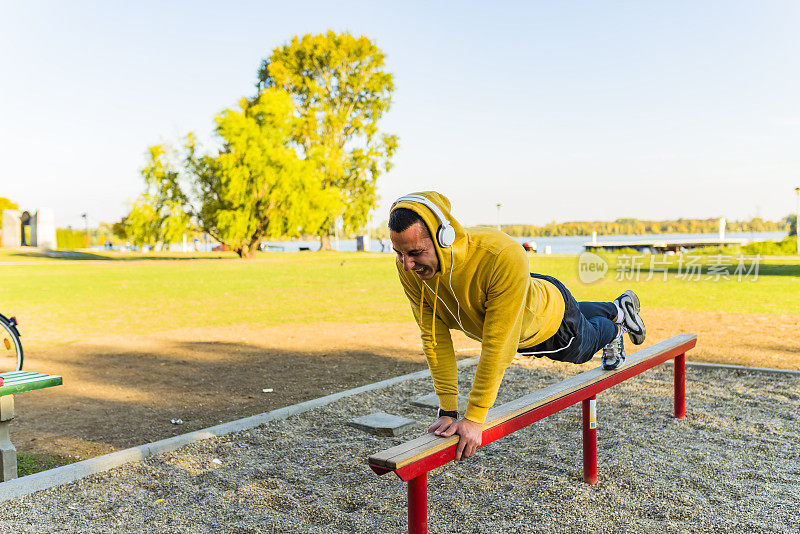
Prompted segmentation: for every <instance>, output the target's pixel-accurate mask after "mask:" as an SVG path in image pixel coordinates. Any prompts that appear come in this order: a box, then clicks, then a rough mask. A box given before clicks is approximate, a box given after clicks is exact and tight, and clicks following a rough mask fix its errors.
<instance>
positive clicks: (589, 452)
mask: <svg viewBox="0 0 800 534" xmlns="http://www.w3.org/2000/svg"><path fill="white" fill-rule="evenodd" d="M696 343H697V336H695V335H693V334H681V335H678V336H674V337H671V338H669V339H667V340H664V341H661V342H660V343H656V344H655V345H651V346H650V347H647V348H645V349H642V350H639V351H637V352H635V353H633V354H630V355H628V357H627V359H626V361H625V363H624V364H623V365H622V366H621V367H619V368H617V369H614V370H613V371H605V370H603V368H602V366H599V367H596V368H594V369H591V370H589V371H586V372H583V373H580V374H579V375H576V376H573V377H572V378H569V379H567V380H564V381H563V382H560V383H558V384H554V385H552V386H548V387H546V388H544V389H541V390H539V391H536V392H534V393H531V394H529V395H526V396H524V397H521V398H519V399H517V400H514V401H511V402H508V403H506V404H503V405H501V406H496V407H494V408H492V409H491V410H489V414H488V416H487V418H486V422H485V423H484V425H483V439H482V444H481V447H483V446H486V445H488V444H489V443H491V442H493V441H495V440H497V439H500V438H502V437H504V436H507V435H508V434H511V433H512V432H515V431H517V430H519V429H521V428H523V427H526V426H528V425H530V424H531V423H534V422H536V421H538V420H540V419H543V418H545V417H547V416H548V415H552V414H554V413H556V412H559V411H561V410H563V409H564V408H567V407H569V406H572V405H573V404H575V403H577V402H582V403H583V480H584V482H586V483H588V484H595V483H597V423H596V421H597V419H596V415H595V399H596V395H597V394H598V393H600V392H602V391H604V390H606V389H608V388H610V387H611V386H614V385H616V384H619V383H620V382H622V381H624V380H627V379H628V378H630V377H632V376H636V375H638V374H640V373H642V372H644V371H646V370H647V369H650V368H652V367H655V366H656V365H658V364H660V363H663V362H665V361H667V360H670V359H674V360H675V389H674V393H675V414H674V415H675V417H677V418H679V419H684V418H685V417H686V401H685V389H684V384H685V362H686V358H685V354H686V351H688V350H689V349H692V348H693V347H694V346H695V344H696ZM458 439H459V437H458V436H457V435H455V436H451V437H449V438H444V437H438V436H435V435H433V434H426V435H425V436H422V437H419V438H416V439H413V440H411V441H408V442H406V443H403V444H401V445H398V446H396V447H392V448H390V449H386V450H384V451H381V452H378V453H376V454H373V455H372V456H370V457H369V466H370V467H371V468H372V470H373V471H375V472H376V473H377V474H379V475H383V474H385V473H390V472H394V473H396V474H397V475H398V476H399V477H400V478H401V479H402V480H404V481H406V482H408V531H409V532H412V533H425V532H427V523H428V510H427V473H428V471H431V470H433V469H436V468H437V467H440V466H442V465H444V464H446V463H448V462H451V461H453V460H454V459H455V450H456V444H457V443H458Z"/></svg>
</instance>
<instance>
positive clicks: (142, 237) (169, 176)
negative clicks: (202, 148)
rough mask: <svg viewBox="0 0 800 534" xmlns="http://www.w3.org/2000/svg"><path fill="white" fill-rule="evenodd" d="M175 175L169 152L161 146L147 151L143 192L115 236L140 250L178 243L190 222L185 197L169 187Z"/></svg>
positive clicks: (177, 190)
mask: <svg viewBox="0 0 800 534" xmlns="http://www.w3.org/2000/svg"><path fill="white" fill-rule="evenodd" d="M178 175H179V173H178V171H177V170H176V168H175V163H174V154H173V153H172V150H171V149H169V148H168V147H166V146H164V145H155V146H152V147H150V149H149V150H148V160H147V165H146V166H145V167H144V168H143V169H142V177H143V178H144V181H145V184H146V190H145V192H144V193H143V194H142V195H141V196H140V197H139V198H138V200H137V201H136V202H134V204H133V207H132V208H131V211H130V213H129V214H128V215H127V216H126V217H125V218H123V220H122V221H120V223H117V224H116V225H115V226H116V229H115V233H116V235H118V236H120V237H123V236H124V238H125V239H130V240H131V241H132V242H133V243H134V244H136V245H140V246H142V245H150V246H155V245H158V244H161V245H168V244H169V243H175V242H177V241H180V240H181V238H182V237H183V234H184V233H186V232H187V231H189V228H190V221H189V214H188V213H187V212H186V211H185V210H184V206H185V204H186V202H185V200H186V199H185V197H184V196H183V195H182V194H181V192H180V190H179V189H176V188H174V187H171V184H173V183H175V182H176V181H177V179H178Z"/></svg>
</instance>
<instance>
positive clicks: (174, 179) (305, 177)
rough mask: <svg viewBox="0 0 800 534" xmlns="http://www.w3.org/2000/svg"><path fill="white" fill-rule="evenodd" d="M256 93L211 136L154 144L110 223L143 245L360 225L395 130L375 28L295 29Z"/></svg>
mask: <svg viewBox="0 0 800 534" xmlns="http://www.w3.org/2000/svg"><path fill="white" fill-rule="evenodd" d="M255 87H256V94H255V95H252V96H250V97H244V98H242V99H241V100H240V101H239V105H238V107H236V108H232V109H224V110H222V111H221V112H220V113H219V114H218V115H217V116H216V117H215V119H214V124H215V127H214V132H213V134H214V143H213V145H214V146H213V147H203V146H201V144H200V143H199V142H198V137H197V135H196V134H194V133H188V134H187V135H186V136H185V138H184V139H183V142H182V143H181V146H178V147H175V146H169V145H163V144H161V145H154V146H151V147H150V148H149V149H148V151H147V154H146V157H147V163H146V165H145V166H144V168H143V169H142V171H141V174H142V177H143V179H144V182H145V190H144V192H143V193H142V194H141V196H140V197H139V198H138V199H137V200H136V201H135V202H134V204H133V206H132V208H131V211H130V213H128V214H127V215H126V216H125V217H124V218H123V219H122V220H121V221H119V222H118V223H117V224H115V225H114V231H115V234H116V235H117V236H118V237H120V238H121V239H126V240H129V241H132V242H133V243H134V244H137V245H155V244H157V243H162V244H166V243H172V242H176V241H179V240H181V239H182V236H183V234H184V233H187V232H192V231H194V232H203V233H207V234H208V235H210V236H211V237H213V238H214V239H216V240H217V241H219V242H220V243H222V244H224V245H226V246H227V247H229V248H230V249H231V250H234V251H235V252H236V253H237V254H238V255H239V256H240V257H242V258H249V257H252V256H253V255H254V254H255V252H256V251H257V250H258V247H259V245H260V243H261V242H262V241H263V240H267V239H275V238H279V237H298V236H302V235H305V236H308V235H313V236H317V237H318V238H319V239H320V240H321V243H322V248H323V249H328V248H330V236H331V235H332V234H333V233H334V229H335V228H337V227H338V228H340V229H341V230H342V231H344V232H346V233H351V232H357V231H359V230H361V229H363V228H364V226H365V225H366V223H367V219H368V216H369V212H370V210H371V209H373V208H374V207H375V206H376V204H377V200H378V197H377V180H378V177H379V176H380V175H381V174H383V173H385V172H387V171H389V169H390V168H391V159H392V156H393V154H394V152H395V150H396V149H397V136H395V135H392V134H389V133H386V132H383V131H381V130H380V128H379V124H380V121H381V118H382V117H383V115H384V114H385V113H386V112H387V111H388V110H389V107H390V105H391V102H392V91H393V90H394V81H393V76H392V74H391V73H390V72H388V71H387V70H386V65H385V56H384V54H383V52H382V51H381V50H380V49H379V48H378V47H377V46H376V45H375V44H374V43H373V42H372V41H370V40H369V39H368V38H366V37H363V36H362V37H358V38H357V37H354V36H352V35H350V34H349V33H342V34H337V33H334V32H332V31H329V32H327V33H325V34H320V35H310V34H309V35H304V36H303V37H294V38H293V39H292V40H291V41H290V42H289V43H288V44H285V45H283V46H279V47H277V48H275V49H274V50H273V51H272V53H271V54H270V56H269V57H267V58H266V59H264V60H263V61H262V63H261V66H260V68H259V69H258V74H257V79H256V82H255Z"/></svg>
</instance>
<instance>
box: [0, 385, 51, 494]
mask: <svg viewBox="0 0 800 534" xmlns="http://www.w3.org/2000/svg"><path fill="white" fill-rule="evenodd" d="M0 379H2V382H3V385H2V386H0V481H2V482H5V481H6V480H11V479H12V478H17V449H16V448H14V444H13V443H11V437H10V436H9V434H8V427H9V424H10V423H11V420H12V419H14V394H16V393H22V392H23V391H31V390H34V389H43V388H49V387H52V386H60V385H61V382H62V380H61V377H60V376H56V375H45V374H42V373H33V372H30V371H11V372H9V373H0Z"/></svg>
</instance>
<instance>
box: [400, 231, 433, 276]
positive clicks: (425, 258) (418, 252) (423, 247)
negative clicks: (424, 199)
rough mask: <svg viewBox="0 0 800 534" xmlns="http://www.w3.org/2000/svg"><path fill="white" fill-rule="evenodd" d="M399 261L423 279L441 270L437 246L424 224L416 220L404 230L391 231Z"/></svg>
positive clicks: (404, 267) (405, 268) (406, 268)
mask: <svg viewBox="0 0 800 534" xmlns="http://www.w3.org/2000/svg"><path fill="white" fill-rule="evenodd" d="M389 238H390V239H391V240H392V248H393V249H394V251H395V252H396V253H397V261H399V262H400V263H402V264H403V269H404V270H406V271H414V272H415V273H417V276H419V277H420V278H421V279H422V280H430V279H431V278H433V276H434V275H435V274H436V271H438V270H439V258H438V257H437V256H436V247H435V246H434V244H433V240H432V239H431V238H430V237H429V236H428V232H426V231H425V229H423V228H422V224H421V223H419V222H415V223H414V224H412V225H411V226H409V227H408V228H406V229H405V230H403V231H402V232H391V231H390V232H389Z"/></svg>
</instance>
